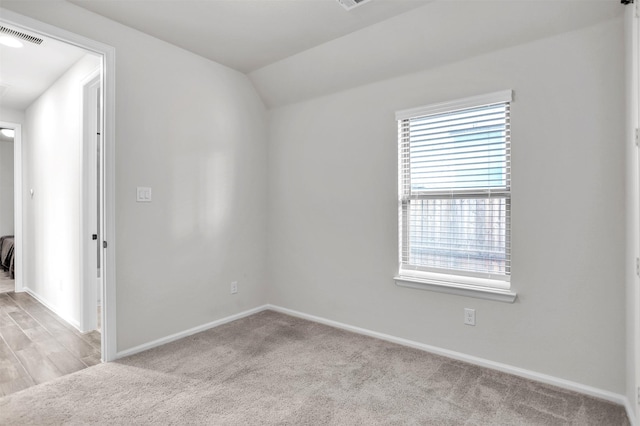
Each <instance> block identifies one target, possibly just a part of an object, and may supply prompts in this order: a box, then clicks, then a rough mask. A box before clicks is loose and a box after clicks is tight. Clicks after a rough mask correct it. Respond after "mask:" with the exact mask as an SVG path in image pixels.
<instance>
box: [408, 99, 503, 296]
mask: <svg viewBox="0 0 640 426" xmlns="http://www.w3.org/2000/svg"><path fill="white" fill-rule="evenodd" d="M511 97H512V92H511V91H505V92H498V93H493V94H489V95H485V96H480V97H474V98H468V99H463V100H460V101H455V102H450V103H445V104H438V105H432V106H428V107H424V108H418V109H413V110H407V111H401V112H398V113H397V118H398V129H399V135H398V140H399V174H400V176H399V224H400V274H401V275H403V274H404V275H406V274H412V273H416V272H417V273H420V272H426V273H437V274H447V275H456V276H467V277H477V278H482V279H488V280H490V281H489V282H491V281H492V280H496V281H498V282H501V284H500V283H497V284H495V286H496V287H501V288H505V287H506V288H508V281H509V278H510V274H511V245H510V239H511V238H510V220H511V219H510V217H511V161H510V160H511V152H510V136H511V132H510V101H511ZM440 276H442V275H440ZM485 285H486V283H485ZM489 285H491V284H489Z"/></svg>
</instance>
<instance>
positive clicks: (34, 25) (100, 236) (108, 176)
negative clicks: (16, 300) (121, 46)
mask: <svg viewBox="0 0 640 426" xmlns="http://www.w3.org/2000/svg"><path fill="white" fill-rule="evenodd" d="M0 24H2V25H7V26H11V27H13V28H14V29H17V30H18V31H24V32H28V33H31V34H34V35H36V36H42V37H48V38H51V39H54V40H56V41H58V42H63V43H67V44H69V45H72V46H75V47H79V48H82V49H84V50H85V51H86V52H89V53H91V54H92V55H95V56H97V57H99V58H100V67H99V76H98V81H99V85H98V87H99V91H96V92H95V93H96V94H97V99H96V104H95V105H96V107H97V106H98V105H99V106H100V107H99V108H97V109H98V111H99V112H96V115H95V121H96V123H97V124H96V126H97V129H99V130H100V131H99V132H95V133H96V134H97V133H100V140H99V141H95V143H96V145H95V147H94V149H95V150H96V151H97V153H96V154H95V157H94V159H95V160H94V162H93V165H94V170H95V173H93V172H86V173H92V174H93V175H94V176H95V178H96V181H95V186H93V194H94V195H93V197H87V196H85V189H84V183H83V182H84V180H81V179H78V180H77V182H76V184H77V185H78V186H79V187H81V188H82V189H81V190H80V193H81V194H82V206H83V207H82V212H83V213H82V220H81V221H80V222H81V228H82V234H83V235H82V239H83V240H82V241H84V238H85V237H87V238H89V239H90V241H92V246H93V250H92V256H89V255H86V254H85V249H84V248H86V247H87V245H86V244H81V247H83V249H82V250H81V253H80V255H79V256H80V257H81V261H80V262H79V264H80V265H82V267H81V268H80V269H81V270H80V272H79V274H80V275H81V276H82V277H83V282H86V283H87V285H83V286H82V287H81V288H82V291H81V294H80V295H79V298H80V301H81V303H80V304H81V306H82V308H81V310H82V317H83V321H84V317H85V316H86V317H87V318H89V310H88V309H87V308H86V304H85V303H84V302H85V301H86V300H89V299H91V300H93V304H94V306H97V304H98V301H99V302H100V305H101V308H102V309H101V316H100V318H98V317H97V314H96V313H95V312H96V311H95V310H94V311H93V312H94V313H93V315H92V318H93V322H94V323H95V324H96V327H97V324H98V323H99V324H100V329H101V332H102V333H101V359H102V361H110V360H114V359H115V358H116V353H117V348H116V327H115V324H116V319H115V302H116V300H115V210H114V198H115V193H114V192H115V191H114V189H115V165H114V139H115V138H114V128H115V126H114V115H115V114H114V113H115V108H114V97H115V93H114V75H115V63H114V59H115V51H114V49H113V48H112V47H110V46H107V45H104V44H102V43H99V42H96V41H94V40H90V39H87V38H84V37H82V36H79V35H77V34H73V33H70V32H68V31H65V30H62V29H59V28H57V27H54V26H51V25H48V24H45V23H42V22H40V21H36V20H33V19H31V18H28V17H25V16H22V15H19V14H16V13H13V12H10V11H3V17H2V20H1V22H0ZM89 83H91V82H89ZM94 83H95V81H94ZM95 87H96V86H95V85H94V88H95ZM32 136H33V135H31V134H30V133H28V138H31V137H32ZM98 144H99V145H98ZM98 148H99V149H98ZM83 152H84V151H83ZM87 155H90V154H87ZM83 158H84V154H83ZM23 161H24V159H23ZM32 190H33V191H32ZM21 194H22V195H23V200H22V202H21V205H22V207H23V208H24V207H25V204H26V203H28V202H29V201H30V199H31V197H34V198H36V197H37V195H38V194H40V195H42V194H41V193H40V192H38V189H37V188H29V187H25V185H23V187H22V189H21ZM90 199H93V200H94V201H93V202H90V201H89V200H90ZM91 209H93V211H94V212H95V213H96V214H94V215H93V220H89V219H87V220H86V221H85V220H84V219H85V218H88V217H89V213H87V212H88V211H90V210H91ZM23 215H24V213H23ZM100 219H102V220H101V221H100V222H99V220H100ZM88 222H92V223H93V228H94V229H95V231H93V232H91V234H89V235H85V232H86V226H85V223H88ZM96 228H97V229H96ZM24 229H26V228H24V225H23V230H24ZM94 235H96V239H95V240H94V239H93V236H94ZM23 251H24V250H23ZM17 254H18V255H20V254H22V253H19V252H18V253H17ZM91 258H92V259H93V263H94V264H96V265H99V270H100V271H101V272H100V276H99V277H98V267H97V266H96V268H95V269H93V271H92V274H93V276H92V279H90V280H84V276H85V274H86V273H87V271H88V270H89V267H86V266H85V262H84V261H85V260H88V259H91ZM22 261H23V267H22V268H21V270H22V271H23V272H24V271H25V270H27V269H28V268H29V265H28V263H29V262H33V259H32V258H31V257H26V258H25V257H23V258H22ZM25 284H26V286H25V288H24V289H25V290H27V289H28V286H29V285H31V281H30V280H28V281H27V282H25Z"/></svg>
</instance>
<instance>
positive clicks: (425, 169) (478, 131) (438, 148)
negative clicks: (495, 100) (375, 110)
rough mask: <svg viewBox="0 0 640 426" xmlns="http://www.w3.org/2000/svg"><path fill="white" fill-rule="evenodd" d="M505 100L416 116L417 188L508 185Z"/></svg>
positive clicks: (413, 157) (412, 133)
mask: <svg viewBox="0 0 640 426" xmlns="http://www.w3.org/2000/svg"><path fill="white" fill-rule="evenodd" d="M506 108H507V106H506V105H505V104H498V105H488V106H482V107H477V108H470V109H466V110H462V111H455V112H449V113H444V114H436V115H431V116H427V117H417V118H412V119H411V120H410V125H409V156H410V164H409V168H410V181H411V192H425V191H426V192H428V191H434V190H435V191H441V190H456V189H479V188H505V187H507V186H508V179H509V168H508V155H509V153H508V149H507V144H506V140H507V132H508V129H509V126H508V122H507V115H506Z"/></svg>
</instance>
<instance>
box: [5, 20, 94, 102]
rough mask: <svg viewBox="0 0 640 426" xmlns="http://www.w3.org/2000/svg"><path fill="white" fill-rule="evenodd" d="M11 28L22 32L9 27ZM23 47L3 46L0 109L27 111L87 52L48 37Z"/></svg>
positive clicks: (25, 43) (26, 43) (25, 44)
mask: <svg viewBox="0 0 640 426" xmlns="http://www.w3.org/2000/svg"><path fill="white" fill-rule="evenodd" d="M4 26H5V27H7V28H11V29H14V30H18V31H21V29H19V28H14V27H11V26H9V25H4ZM38 36H39V37H40V38H43V39H44V41H43V42H42V44H40V45H37V44H33V43H29V42H23V47H21V48H11V47H6V46H4V45H0V86H4V87H6V89H4V90H3V88H2V87H0V107H2V108H9V109H14V110H18V111H23V110H25V109H26V108H27V107H28V106H29V105H31V103H32V102H33V101H34V100H36V99H37V98H38V96H40V95H41V94H42V93H43V92H44V91H45V90H46V89H48V88H49V87H50V86H51V85H52V84H53V83H54V82H55V81H56V80H57V79H58V78H59V77H60V76H61V75H62V74H63V73H64V72H65V71H66V70H68V69H69V68H70V67H71V66H72V65H73V64H75V63H76V62H77V61H78V60H80V58H82V57H83V56H84V55H85V54H86V52H85V51H84V50H82V49H80V48H78V47H75V46H71V45H69V44H67V43H62V42H60V41H57V40H54V39H50V38H44V37H41V36H40V35H38Z"/></svg>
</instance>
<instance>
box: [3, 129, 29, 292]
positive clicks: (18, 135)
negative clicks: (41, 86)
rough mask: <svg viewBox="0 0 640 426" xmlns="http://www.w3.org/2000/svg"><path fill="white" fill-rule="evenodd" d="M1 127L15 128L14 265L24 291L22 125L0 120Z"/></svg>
mask: <svg viewBox="0 0 640 426" xmlns="http://www.w3.org/2000/svg"><path fill="white" fill-rule="evenodd" d="M0 127H2V128H4V129H13V131H14V136H13V217H14V220H13V233H14V237H15V238H14V243H13V266H14V268H15V273H16V275H15V279H14V285H15V291H16V292H21V291H24V287H23V280H22V277H23V275H22V271H23V269H22V238H23V236H22V125H21V124H20V123H11V122H8V121H0Z"/></svg>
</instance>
